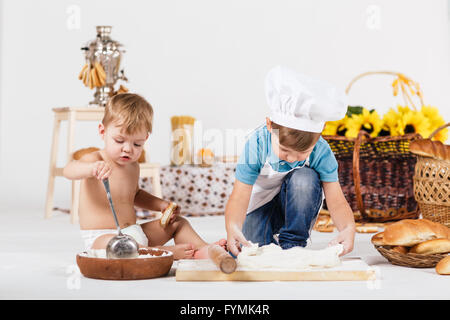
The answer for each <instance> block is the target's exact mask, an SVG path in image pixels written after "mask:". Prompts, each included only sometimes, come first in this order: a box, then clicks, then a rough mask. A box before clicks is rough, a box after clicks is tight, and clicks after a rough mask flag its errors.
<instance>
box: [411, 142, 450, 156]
mask: <svg viewBox="0 0 450 320" xmlns="http://www.w3.org/2000/svg"><path fill="white" fill-rule="evenodd" d="M447 147H448V146H446V145H444V144H443V143H442V142H441V141H431V140H430V139H420V140H415V141H412V142H411V143H410V144H409V151H411V152H412V153H414V154H417V155H419V156H423V157H432V158H435V159H438V160H450V155H449V154H448V152H447V151H448V148H447Z"/></svg>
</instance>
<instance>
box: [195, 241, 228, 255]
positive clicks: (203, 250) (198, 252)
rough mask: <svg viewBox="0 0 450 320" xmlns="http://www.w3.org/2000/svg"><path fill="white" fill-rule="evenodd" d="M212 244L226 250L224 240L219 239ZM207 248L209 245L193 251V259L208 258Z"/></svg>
mask: <svg viewBox="0 0 450 320" xmlns="http://www.w3.org/2000/svg"><path fill="white" fill-rule="evenodd" d="M214 244H218V245H219V246H221V247H222V248H224V249H225V250H227V240H226V239H220V240H219V241H217V242H214ZM208 247H209V245H205V246H203V247H201V248H200V249H197V250H195V252H194V259H208V258H209V255H208Z"/></svg>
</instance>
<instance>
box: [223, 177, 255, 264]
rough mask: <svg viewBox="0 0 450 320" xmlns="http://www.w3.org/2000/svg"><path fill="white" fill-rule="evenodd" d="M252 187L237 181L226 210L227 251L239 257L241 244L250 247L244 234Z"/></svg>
mask: <svg viewBox="0 0 450 320" xmlns="http://www.w3.org/2000/svg"><path fill="white" fill-rule="evenodd" d="M252 188H253V186H252V185H248V184H245V183H242V182H240V181H239V180H237V179H236V180H235V182H234V186H233V191H232V192H231V195H230V198H229V199H228V202H227V205H226V208H225V227H226V230H227V249H228V250H229V251H231V253H232V254H234V255H235V256H237V255H238V254H239V251H240V246H239V244H243V245H249V243H248V241H247V240H246V239H245V237H244V235H243V234H242V225H243V224H244V221H245V216H246V213H247V207H248V203H249V202H250V196H251V194H252Z"/></svg>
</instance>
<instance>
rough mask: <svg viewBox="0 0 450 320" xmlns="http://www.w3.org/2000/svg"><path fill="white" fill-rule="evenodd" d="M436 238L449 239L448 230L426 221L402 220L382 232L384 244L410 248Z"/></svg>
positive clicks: (438, 224)
mask: <svg viewBox="0 0 450 320" xmlns="http://www.w3.org/2000/svg"><path fill="white" fill-rule="evenodd" d="M438 238H445V239H449V238H450V229H449V228H447V227H446V226H444V225H442V224H440V223H437V222H432V221H430V220H427V219H417V220H414V219H404V220H400V221H397V222H395V223H393V224H391V225H389V226H387V227H386V228H385V230H384V236H383V240H384V244H385V245H391V246H406V247H412V246H414V245H416V244H418V243H421V242H424V241H427V240H433V239H438Z"/></svg>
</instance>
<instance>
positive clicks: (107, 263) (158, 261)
mask: <svg viewBox="0 0 450 320" xmlns="http://www.w3.org/2000/svg"><path fill="white" fill-rule="evenodd" d="M147 254H149V255H150V256H149V257H148V258H134V259H106V258H93V257H89V256H88V254H87V252H82V253H81V254H77V264H78V267H79V268H80V271H81V274H82V275H83V276H85V277H87V278H93V279H102V280H140V279H151V278H157V277H162V276H165V275H166V274H167V273H169V271H170V268H171V267H172V264H173V253H172V252H170V251H166V250H161V249H157V248H148V249H139V255H147Z"/></svg>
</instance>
